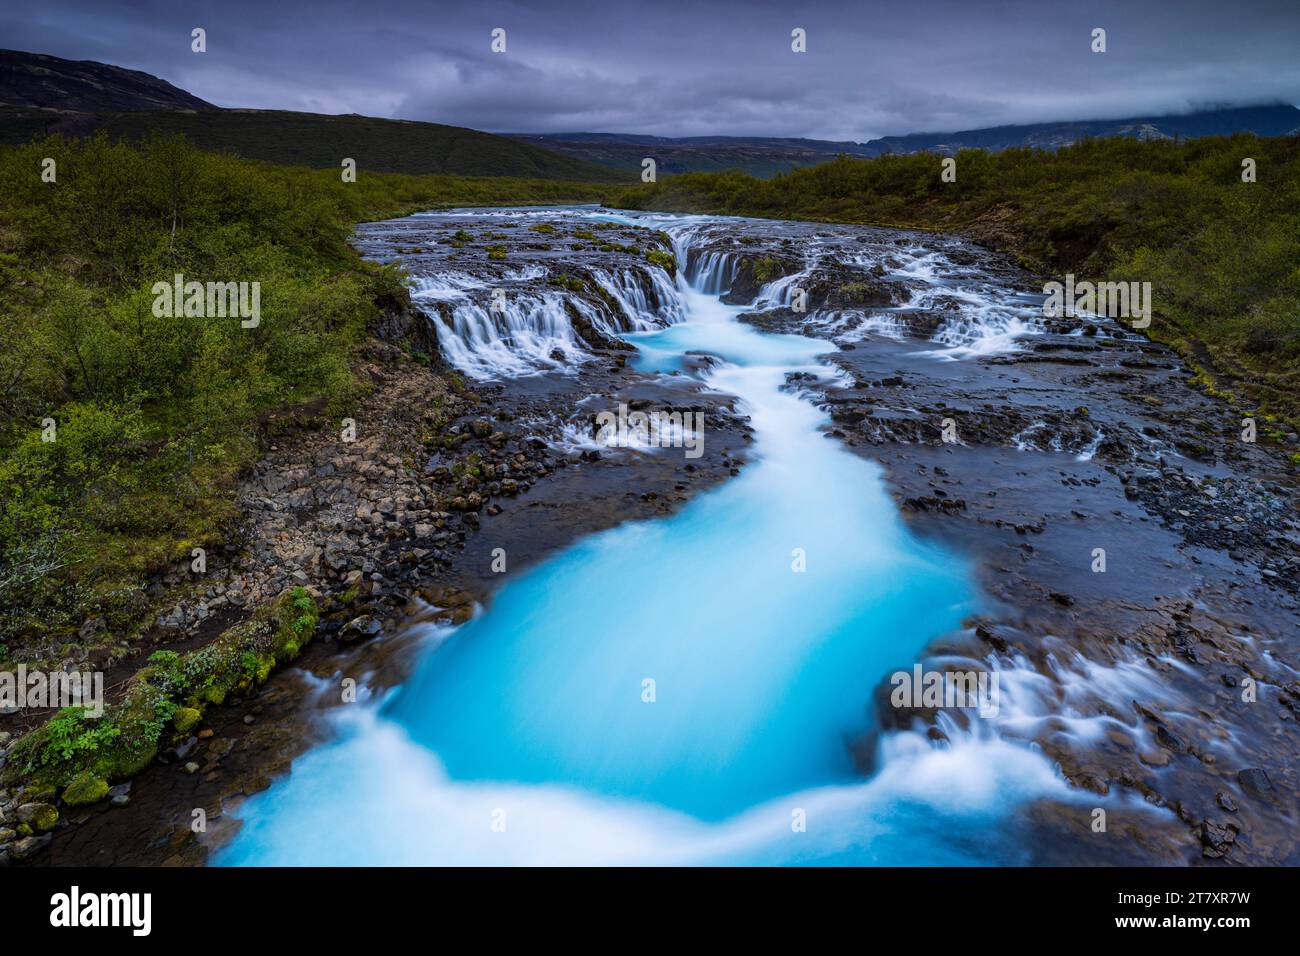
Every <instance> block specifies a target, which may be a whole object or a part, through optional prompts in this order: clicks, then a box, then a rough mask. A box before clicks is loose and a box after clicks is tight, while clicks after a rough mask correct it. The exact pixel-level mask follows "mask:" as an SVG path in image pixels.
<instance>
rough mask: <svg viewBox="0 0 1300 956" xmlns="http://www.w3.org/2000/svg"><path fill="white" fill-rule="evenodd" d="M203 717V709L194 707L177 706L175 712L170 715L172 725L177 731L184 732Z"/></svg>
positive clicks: (191, 728)
mask: <svg viewBox="0 0 1300 956" xmlns="http://www.w3.org/2000/svg"><path fill="white" fill-rule="evenodd" d="M202 719H203V711H201V710H199V709H198V708H196V707H178V708H176V713H175V714H173V715H172V726H173V727H175V728H176V731H177V733H182V734H183V733H186V732H188V731H190V730H193V729H194V725H195V724H197V723H198V722H199V721H200V720H202Z"/></svg>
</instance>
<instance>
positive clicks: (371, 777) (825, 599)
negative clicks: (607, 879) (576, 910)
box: [218, 290, 1063, 864]
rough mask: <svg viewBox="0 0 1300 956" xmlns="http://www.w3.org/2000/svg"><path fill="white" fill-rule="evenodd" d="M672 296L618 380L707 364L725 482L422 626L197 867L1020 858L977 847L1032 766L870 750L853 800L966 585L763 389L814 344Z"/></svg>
mask: <svg viewBox="0 0 1300 956" xmlns="http://www.w3.org/2000/svg"><path fill="white" fill-rule="evenodd" d="M682 294H683V297H684V300H685V304H686V307H687V316H688V321H687V322H685V323H683V324H680V325H676V326H672V327H670V328H668V329H665V330H663V331H658V332H651V333H641V334H638V335H635V336H631V337H630V338H631V340H632V341H633V342H634V343H635V344H636V345H637V347H638V349H639V358H638V363H639V365H640V367H642V368H643V369H649V370H654V369H658V370H662V371H670V370H672V369H673V368H675V367H677V366H678V365H679V363H680V358H681V355H682V353H683V352H685V351H688V350H703V351H707V352H709V353H711V354H714V355H717V356H719V357H721V358H722V359H723V360H724V361H725V363H726V364H724V365H722V366H721V367H720V368H718V369H716V370H715V371H714V372H713V373H711V384H712V385H713V386H714V387H716V388H717V389H719V390H721V391H725V392H728V393H731V394H734V395H736V396H738V397H739V399H740V402H741V405H742V407H743V411H745V412H746V413H747V414H748V415H750V416H751V421H752V424H753V427H754V430H755V445H754V446H753V449H752V456H751V462H750V463H749V464H748V465H747V466H746V467H745V468H744V469H743V470H742V472H741V474H740V475H739V477H736V478H733V479H732V480H730V481H729V482H727V483H726V484H724V485H722V486H721V487H719V488H717V489H715V490H713V491H711V492H709V493H706V494H704V495H702V496H700V497H698V498H696V499H695V500H693V501H692V502H691V503H689V504H688V505H687V506H686V507H685V508H684V509H683V510H682V511H680V512H679V513H678V514H676V515H674V516H672V517H669V518H665V519H662V520H657V521H650V522H635V523H630V524H627V525H624V526H622V527H619V528H616V529H614V530H611V531H608V532H605V533H602V534H598V535H595V536H593V537H590V538H588V539H586V540H583V541H581V542H579V543H577V544H576V545H574V546H573V547H571V548H569V549H568V550H566V551H564V552H563V553H561V554H560V555H558V556H557V557H555V558H554V559H552V560H550V561H548V562H546V563H544V564H542V565H540V566H538V567H536V568H534V569H532V570H530V571H529V572H527V573H525V574H522V575H520V576H518V577H516V578H514V579H512V580H510V581H509V582H508V583H507V584H506V585H505V586H504V587H503V588H502V589H501V591H500V592H499V593H498V594H497V595H496V596H495V597H494V599H493V601H492V603H491V607H490V609H489V610H488V611H487V612H486V613H484V614H483V615H481V616H480V617H478V618H476V619H475V620H473V621H471V622H470V623H468V624H466V625H464V626H463V627H462V628H460V629H459V630H457V631H455V632H453V633H450V634H442V633H438V634H434V635H432V636H433V637H435V638H437V639H438V640H436V641H433V642H432V643H436V644H437V646H436V647H431V648H430V649H429V650H428V652H427V653H425V655H424V656H423V659H422V660H421V662H420V664H419V666H418V668H417V671H416V673H415V674H414V676H413V677H412V678H411V680H410V681H409V682H408V683H407V684H406V685H405V686H403V687H402V688H400V690H399V691H398V692H396V693H395V694H394V695H392V696H391V697H390V699H388V700H387V701H386V702H384V703H383V704H382V705H378V704H377V705H374V706H366V705H357V706H354V707H351V708H347V707H345V708H343V711H344V713H343V715H342V716H340V717H339V718H337V720H338V725H339V726H338V736H337V738H336V739H335V740H334V741H333V742H332V743H330V744H327V745H325V746H323V747H320V748H317V749H316V750H314V751H312V752H310V753H308V754H307V755H305V756H304V757H303V758H301V759H300V760H298V761H297V762H296V763H295V766H294V769H293V771H292V773H291V774H290V775H289V776H288V777H286V778H284V779H282V780H280V781H278V782H277V783H276V784H275V785H274V786H273V787H272V788H271V789H270V790H268V791H267V792H266V793H264V794H262V795H260V796H258V797H256V798H254V799H252V800H251V801H249V802H248V804H246V805H245V806H244V807H243V808H242V809H241V810H240V812H239V816H240V818H241V819H242V821H243V826H242V829H241V830H240V832H239V834H238V835H237V836H236V838H235V839H234V840H233V841H232V842H231V843H230V844H229V845H228V846H227V847H226V848H225V849H224V850H223V851H222V852H221V854H220V855H219V857H218V861H219V862H221V863H226V864H301V863H307V864H348V863H358V864H360V863H380V864H383V863H393V864H439V863H447V864H467V863H468V864H475V863H702V862H721V863H809V862H820V863H831V862H834V863H979V862H1015V861H1016V860H1017V859H1018V852H1019V851H1017V850H1016V849H1015V847H1014V846H1013V845H1011V843H1010V841H1007V840H998V839H992V838H993V837H994V836H995V835H996V834H997V833H998V831H999V829H1000V828H1001V827H1002V825H1003V824H1004V822H1005V820H1006V811H1007V809H1008V808H1009V807H1010V806H1011V805H1013V804H1014V803H1015V802H1016V801H1017V800H1018V799H1020V798H1021V797H1025V796H1029V795H1036V794H1042V793H1046V792H1049V791H1050V792H1059V791H1061V790H1063V787H1062V785H1061V784H1060V783H1059V781H1057V779H1056V778H1055V777H1054V775H1053V774H1052V772H1051V769H1050V767H1048V766H1047V764H1046V762H1045V761H1043V760H1042V758H1041V757H1040V756H1038V755H1036V754H1034V753H1032V752H1030V751H1028V750H1025V749H1024V748H1020V747H1015V746H1012V745H1010V744H1007V743H1004V742H1002V741H1000V740H998V739H997V738H996V737H995V736H992V735H981V736H974V735H972V736H971V737H969V739H957V740H955V741H954V743H953V745H952V746H951V747H948V748H946V749H942V750H940V749H935V748H934V747H933V746H931V745H930V744H929V743H928V742H927V741H925V740H924V738H922V737H921V736H920V735H919V734H912V733H893V734H888V735H886V736H885V737H884V739H883V740H882V742H881V745H880V760H881V767H882V769H881V770H880V772H879V773H878V774H877V776H876V777H874V778H873V779H871V780H869V781H865V782H864V781H863V780H862V778H861V776H860V775H858V774H857V773H855V770H854V768H853V766H852V764H851V761H850V757H849V751H848V747H847V744H848V743H849V742H850V741H851V740H852V739H854V738H857V737H860V736H861V735H863V734H864V733H866V732H867V731H868V730H869V729H870V727H871V723H870V721H871V718H870V712H869V708H868V700H869V698H870V696H871V693H872V690H873V688H874V687H875V686H876V685H877V684H878V683H879V682H880V680H881V679H882V678H883V677H885V676H886V675H887V674H889V673H890V672H892V671H894V670H896V669H905V668H910V667H911V665H912V664H913V662H915V661H916V660H917V659H918V656H919V655H920V654H921V651H922V649H923V648H924V647H925V646H926V645H927V644H928V643H929V642H930V641H932V640H933V639H934V638H935V637H936V636H938V635H940V634H942V633H944V632H946V631H949V630H952V629H954V628H956V627H957V626H958V625H959V622H960V621H961V620H962V618H963V617H964V616H966V615H967V614H969V613H970V612H971V611H972V610H973V609H974V607H975V605H976V602H977V600H978V596H977V595H976V593H975V591H974V589H973V587H972V585H971V583H970V580H969V577H968V569H967V568H966V567H965V566H964V565H963V563H962V562H961V561H960V560H958V559H957V558H955V557H954V556H953V555H951V554H947V553H945V552H943V551H942V550H940V549H938V548H936V547H933V546H930V545H927V544H925V543H923V542H921V541H919V540H917V539H915V538H914V537H912V536H911V535H910V534H909V533H908V531H907V529H906V528H905V527H904V525H903V524H902V522H901V520H900V518H899V516H898V513H897V510H896V508H895V507H894V504H893V502H892V500H891V499H890V498H889V496H888V494H887V493H886V490H885V487H884V484H883V482H882V480H881V475H880V472H879V469H878V467H877V466H875V465H874V464H872V463H871V462H868V461H865V460H863V459H861V458H859V457H857V456H855V455H852V454H849V453H848V452H846V451H844V450H843V449H842V447H841V446H840V445H839V444H838V443H837V442H835V441H833V440H830V439H828V438H826V437H825V436H824V435H823V434H822V432H821V431H820V428H821V426H822V425H823V424H825V416H824V414H823V413H822V412H821V411H819V410H818V409H817V408H816V407H814V406H813V405H812V404H810V403H809V402H808V401H806V400H804V399H802V398H800V397H799V396H798V395H796V394H794V393H792V392H789V391H785V390H783V389H782V386H783V384H784V382H785V377H786V374H787V373H788V372H792V371H808V372H812V373H814V374H817V375H823V376H824V375H829V374H832V373H831V371H830V369H829V368H828V367H827V366H825V365H822V364H819V363H818V356H819V355H820V354H822V353H824V352H825V350H826V344H825V343H824V342H821V341H818V340H814V339H808V338H803V337H800V336H790V335H786V336H774V335H765V334H762V333H759V332H757V331H755V330H753V329H751V328H750V327H748V326H745V325H742V324H740V323H738V322H736V321H735V317H736V314H737V313H738V312H739V311H740V310H739V309H737V308H735V307H728V306H725V305H723V304H721V303H720V302H719V301H718V300H717V299H716V298H715V297H712V296H704V295H701V294H698V293H695V292H692V291H690V290H682ZM707 441H708V423H707V421H706V424H705V442H706V447H707ZM661 453H662V454H678V453H680V451H679V450H665V451H663V452H661ZM800 568H801V569H800ZM801 822H802V828H801Z"/></svg>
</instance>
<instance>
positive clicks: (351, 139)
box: [0, 107, 635, 183]
mask: <svg viewBox="0 0 1300 956" xmlns="http://www.w3.org/2000/svg"><path fill="white" fill-rule="evenodd" d="M101 129H102V130H104V131H105V132H107V133H108V135H109V136H110V137H112V138H113V139H126V140H130V141H133V142H134V141H140V140H143V139H146V138H148V136H149V135H150V134H152V133H155V132H156V133H161V134H173V133H183V134H184V135H185V138H186V140H188V141H189V142H190V143H193V144H194V145H195V146H197V147H198V148H199V149H203V150H209V151H216V152H229V153H234V154H235V155H237V156H242V157H245V158H247V159H260V160H263V161H265V162H270V163H276V164H277V165H282V166H309V167H312V168H314V169H334V168H338V166H339V164H340V162H341V161H342V160H343V159H344V158H345V157H348V158H351V159H355V160H356V161H357V169H358V172H359V173H363V174H364V173H365V172H366V171H371V172H385V173H406V174H408V175H417V176H418V175H450V176H513V177H518V178H527V179H557V180H566V181H570V182H573V181H585V182H605V183H608V182H631V181H633V179H634V178H635V177H634V175H633V174H632V173H629V172H626V171H620V170H615V169H610V168H608V167H605V166H598V165H596V164H595V163H589V162H586V161H584V160H581V159H575V158H573V157H570V156H562V155H560V154H558V153H553V152H551V151H550V150H546V149H541V148H539V147H537V146H532V145H530V144H528V143H521V142H519V141H517V140H512V139H508V138H507V137H504V136H493V135H492V134H490V133H480V132H478V131H476V130H472V129H463V128H461V127H458V126H442V125H439V124H437V123H418V122H413V121H410V120H388V119H376V118H374V117H369V116H356V115H347V116H325V115H322V114H319V113H294V112H288V111H284V110H136V111H132V112H119V113H70V112H59V111H55V110H45V109H35V108H30V107H6V108H3V109H0V145H21V144H23V143H26V142H28V141H30V140H31V139H32V138H33V137H34V136H38V135H41V134H43V133H46V132H49V133H64V134H66V135H70V136H85V135H88V134H90V133H93V132H95V131H97V130H101Z"/></svg>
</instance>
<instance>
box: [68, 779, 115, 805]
mask: <svg viewBox="0 0 1300 956" xmlns="http://www.w3.org/2000/svg"><path fill="white" fill-rule="evenodd" d="M106 796H108V781H107V780H105V779H104V778H103V777H96V776H95V775H94V774H92V773H89V772H83V773H79V774H77V775H76V776H75V777H73V778H72V782H71V783H69V784H68V786H67V789H65V790H64V791H63V802H64V803H66V804H67V805H68V806H70V807H78V806H81V805H83V804H87V803H98V802H99V801H100V800H103V799H104V798H105V797H106Z"/></svg>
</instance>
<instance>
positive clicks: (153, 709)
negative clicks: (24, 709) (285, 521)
mask: <svg viewBox="0 0 1300 956" xmlns="http://www.w3.org/2000/svg"><path fill="white" fill-rule="evenodd" d="M317 617H318V611H317V607H316V601H315V599H313V598H312V596H311V594H309V593H308V592H307V591H306V589H304V588H295V589H293V590H292V591H290V592H286V593H285V594H283V595H281V596H280V597H279V598H277V599H276V600H275V601H274V602H272V603H271V604H269V605H267V606H266V607H264V608H262V609H260V610H259V611H257V612H256V613H255V614H254V615H253V616H252V617H250V618H249V619H248V620H246V621H244V622H243V623H241V624H237V625H235V626H234V627H232V628H230V629H229V630H227V631H226V632H225V633H224V634H222V635H221V636H220V637H218V638H217V639H216V640H215V641H213V642H212V643H211V644H208V645H207V646H205V647H201V648H199V649H197V650H194V651H190V652H188V653H186V654H178V653H176V652H174V651H159V652H157V653H155V654H153V655H152V656H151V657H150V658H149V663H148V664H147V665H146V666H145V667H143V668H142V669H141V670H140V671H139V672H138V673H137V674H136V675H135V676H134V677H133V678H131V682H130V684H129V685H128V686H127V690H126V693H125V695H124V696H123V698H122V700H121V701H120V702H119V703H117V704H113V705H110V706H108V707H106V708H105V710H104V714H103V716H101V717H99V718H93V717H89V716H87V713H86V709H85V708H80V707H69V708H65V709H64V710H61V711H59V713H57V714H55V715H54V717H52V718H50V720H49V721H47V722H46V723H45V724H44V725H43V726H41V727H38V728H36V729H34V730H32V731H31V732H29V733H28V734H26V735H25V736H24V737H23V738H22V739H21V740H19V741H18V743H17V744H15V745H14V748H13V752H12V753H11V754H10V758H9V763H8V765H7V766H6V767H5V769H4V771H3V774H2V776H0V779H3V781H4V783H5V784H7V785H13V784H16V783H19V782H22V781H24V780H25V779H26V780H28V781H31V782H35V783H36V784H38V785H42V786H47V787H52V788H58V789H62V790H63V799H64V800H65V801H66V802H68V803H91V802H94V801H95V800H101V799H103V797H104V795H106V794H107V793H108V785H107V784H108V781H112V780H122V779H125V778H127V777H130V776H132V775H134V774H136V773H139V772H140V771H141V770H142V769H144V768H145V767H146V766H148V765H149V763H150V762H151V761H152V760H153V759H154V757H156V756H157V755H158V751H159V750H160V749H161V748H162V747H163V746H164V745H165V744H166V743H167V740H168V738H169V736H170V735H176V734H184V733H187V732H188V731H189V730H190V729H191V728H193V727H194V726H195V725H196V724H197V723H198V722H199V721H200V720H201V719H202V716H203V712H204V710H205V708H206V707H207V706H208V705H209V704H219V703H222V702H224V701H225V700H226V699H227V698H228V697H229V696H231V695H232V694H245V693H248V692H250V691H252V690H254V689H255V688H257V687H258V686H260V685H261V684H262V683H264V682H265V681H266V679H267V678H268V677H269V676H270V675H271V673H272V672H273V671H274V670H275V668H276V667H278V666H280V665H282V664H285V663H287V662H288V661H291V660H293V659H294V658H295V657H297V656H298V653H299V652H300V651H301V649H302V647H303V646H304V645H305V644H306V643H307V642H308V641H310V640H311V638H312V636H313V635H314V634H315V631H316V621H317ZM101 784H102V787H101Z"/></svg>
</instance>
